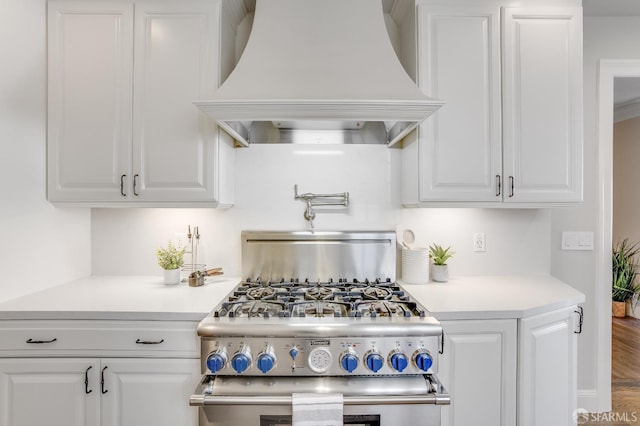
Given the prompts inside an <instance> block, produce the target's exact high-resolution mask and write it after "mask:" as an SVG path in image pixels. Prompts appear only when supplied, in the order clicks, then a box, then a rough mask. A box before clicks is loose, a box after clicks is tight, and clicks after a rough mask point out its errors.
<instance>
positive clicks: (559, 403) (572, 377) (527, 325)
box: [517, 307, 578, 426]
mask: <svg viewBox="0 0 640 426" xmlns="http://www.w3.org/2000/svg"><path fill="white" fill-rule="evenodd" d="M575 313H576V308H575V307H571V308H566V309H560V310H557V311H553V312H549V313H545V314H541V315H536V316H533V317H529V318H524V319H521V320H520V323H519V330H518V333H519V334H520V339H519V343H518V345H519V348H518V351H519V354H520V356H519V360H518V423H517V424H518V426H548V425H572V424H575V422H574V421H573V419H572V415H573V411H574V410H575V409H576V408H577V405H578V404H577V379H576V376H577V370H576V368H577V338H576V336H577V334H576V325H575V320H576V315H575Z"/></svg>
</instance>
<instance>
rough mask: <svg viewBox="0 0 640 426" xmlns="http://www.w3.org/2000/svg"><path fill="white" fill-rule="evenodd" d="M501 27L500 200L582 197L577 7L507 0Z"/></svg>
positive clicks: (580, 35) (555, 199)
mask: <svg viewBox="0 0 640 426" xmlns="http://www.w3.org/2000/svg"><path fill="white" fill-rule="evenodd" d="M502 31H503V46H502V48H503V109H502V110H503V125H504V128H503V129H504V130H503V132H504V133H503V138H504V141H503V147H504V152H503V169H504V174H503V176H504V180H505V183H506V184H507V186H508V188H506V191H505V193H508V194H506V196H505V198H504V200H505V201H507V202H567V201H574V202H575V201H581V200H582V8H579V7H573V8H557V9H556V8H554V9H549V8H546V9H540V8H538V9H536V8H505V9H503V29H502ZM512 179H513V196H512V197H511V196H510V195H511V180H512Z"/></svg>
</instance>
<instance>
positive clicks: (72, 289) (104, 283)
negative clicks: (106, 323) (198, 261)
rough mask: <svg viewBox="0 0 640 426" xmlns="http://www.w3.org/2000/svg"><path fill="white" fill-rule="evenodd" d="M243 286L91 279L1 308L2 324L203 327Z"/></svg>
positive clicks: (217, 281) (219, 281)
mask: <svg viewBox="0 0 640 426" xmlns="http://www.w3.org/2000/svg"><path fill="white" fill-rule="evenodd" d="M239 282H240V278H234V277H208V278H207V280H206V283H205V284H204V285H203V286H200V287H189V285H188V284H187V283H180V284H174V285H166V284H164V283H163V278H162V277H154V276H123V277H117V276H92V277H88V278H84V279H80V280H77V281H72V282H70V283H67V284H62V285H60V286H56V287H52V288H49V289H46V290H42V291H39V292H36V293H32V294H29V295H26V296H23V297H20V298H17V299H13V300H9V301H6V302H3V303H0V319H105V320H151V321H157V320H167V321H171V320H172V321H200V320H201V319H202V318H204V317H205V316H206V315H207V314H208V313H209V312H210V311H211V310H213V308H214V307H215V306H216V305H217V304H218V303H219V302H220V301H221V300H222V299H223V298H224V296H226V295H227V294H228V293H229V292H230V291H231V290H232V289H233V288H234V287H235V286H236V285H237V284H238V283H239Z"/></svg>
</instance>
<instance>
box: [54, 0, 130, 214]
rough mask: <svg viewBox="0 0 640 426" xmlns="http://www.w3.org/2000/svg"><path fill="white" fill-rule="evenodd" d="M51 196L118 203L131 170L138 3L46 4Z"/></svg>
mask: <svg viewBox="0 0 640 426" xmlns="http://www.w3.org/2000/svg"><path fill="white" fill-rule="evenodd" d="M47 13H48V18H47V20H48V61H49V64H48V72H49V74H48V91H49V96H48V130H47V139H48V141H47V146H48V167H49V168H48V196H49V200H51V201H67V200H76V201H88V200H108V201H119V200H120V199H121V198H122V196H121V195H120V177H121V176H122V175H127V174H129V173H130V169H131V102H132V97H131V96H132V81H131V80H132V71H133V64H132V58H133V34H132V31H133V4H132V3H131V2H129V1H117V0H116V1H101V2H93V1H92V2H81V1H73V0H51V1H49V2H48V12H47Z"/></svg>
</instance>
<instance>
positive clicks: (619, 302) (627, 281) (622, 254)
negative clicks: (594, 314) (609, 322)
mask: <svg viewBox="0 0 640 426" xmlns="http://www.w3.org/2000/svg"><path fill="white" fill-rule="evenodd" d="M638 253H640V246H639V245H638V243H633V244H630V243H629V241H628V240H627V239H626V238H625V239H624V240H623V241H622V242H619V243H618V244H617V245H616V247H614V248H613V257H612V286H611V298H612V311H613V316H615V317H624V316H625V311H626V305H627V303H628V302H630V301H631V300H632V299H633V297H634V295H636V294H637V293H638V292H640V285H637V284H636V282H635V281H636V275H637V274H638V264H637V263H636V262H635V259H634V257H635V256H636V255H637V254H638Z"/></svg>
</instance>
